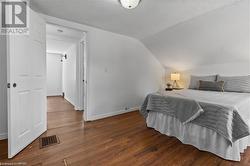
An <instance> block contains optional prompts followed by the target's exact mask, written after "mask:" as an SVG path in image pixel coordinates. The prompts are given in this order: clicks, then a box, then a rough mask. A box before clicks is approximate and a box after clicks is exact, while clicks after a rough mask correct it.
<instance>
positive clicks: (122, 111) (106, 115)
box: [88, 107, 140, 121]
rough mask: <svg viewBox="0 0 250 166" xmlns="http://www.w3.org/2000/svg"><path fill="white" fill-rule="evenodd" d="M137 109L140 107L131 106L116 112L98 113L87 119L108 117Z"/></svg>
mask: <svg viewBox="0 0 250 166" xmlns="http://www.w3.org/2000/svg"><path fill="white" fill-rule="evenodd" d="M139 109H140V107H133V108H130V109H128V110H120V111H117V112H109V113H105V114H100V115H92V116H90V117H89V118H88V121H94V120H99V119H103V118H108V117H112V116H116V115H120V114H125V113H129V112H133V111H138V110H139Z"/></svg>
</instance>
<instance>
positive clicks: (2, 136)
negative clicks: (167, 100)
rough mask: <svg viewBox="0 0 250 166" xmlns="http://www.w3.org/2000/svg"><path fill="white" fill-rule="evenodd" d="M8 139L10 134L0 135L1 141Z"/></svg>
mask: <svg viewBox="0 0 250 166" xmlns="http://www.w3.org/2000/svg"><path fill="white" fill-rule="evenodd" d="M7 138H8V133H0V140H4V139H7Z"/></svg>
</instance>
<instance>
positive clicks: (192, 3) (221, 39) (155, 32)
mask: <svg viewBox="0 0 250 166" xmlns="http://www.w3.org/2000/svg"><path fill="white" fill-rule="evenodd" d="M31 6H32V7H33V8H35V9H36V10H39V11H40V12H42V13H44V14H47V15H51V16H54V17H58V18H63V19H66V20H70V21H74V22H78V23H82V24H86V25H90V26H93V27H98V28H101V29H104V30H108V31H111V32H115V33H119V34H123V35H127V36H130V37H134V38H137V39H139V40H141V41H142V42H143V43H144V45H145V46H146V47H147V48H148V49H149V50H150V51H151V52H152V53H153V54H154V55H155V56H156V57H157V58H158V60H159V61H160V62H161V63H162V64H163V65H164V66H166V67H171V68H178V69H180V70H182V69H183V70H184V69H187V68H190V67H193V66H195V65H203V64H209V63H220V62H221V61H224V60H225V61H244V60H246V59H248V57H249V54H248V53H249V46H247V44H249V38H248V35H249V0H142V1H141V4H140V5H139V6H138V8H136V9H134V10H126V9H124V8H122V7H121V5H120V4H119V1H118V0H70V1H69V0H53V1H51V0H32V1H31ZM218 57H220V58H218ZM228 57H230V58H228Z"/></svg>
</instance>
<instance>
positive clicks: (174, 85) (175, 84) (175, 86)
mask: <svg viewBox="0 0 250 166" xmlns="http://www.w3.org/2000/svg"><path fill="white" fill-rule="evenodd" d="M173 88H180V86H179V84H178V83H177V81H176V80H175V81H174V83H173Z"/></svg>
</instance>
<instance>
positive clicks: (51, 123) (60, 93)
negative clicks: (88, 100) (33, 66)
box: [46, 24, 85, 130]
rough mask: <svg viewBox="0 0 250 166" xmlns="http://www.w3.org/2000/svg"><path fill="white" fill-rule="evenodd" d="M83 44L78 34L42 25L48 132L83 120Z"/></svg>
mask: <svg viewBox="0 0 250 166" xmlns="http://www.w3.org/2000/svg"><path fill="white" fill-rule="evenodd" d="M84 43H85V33H84V32H82V31H78V30H74V29H70V28H66V27H63V26H58V25H53V24H47V25H46V52H47V53H46V61H47V116H48V122H47V124H48V130H50V129H52V128H53V129H55V128H59V127H64V126H67V125H69V124H71V123H75V122H80V121H83V118H82V119H79V114H81V115H82V116H81V117H83V111H84V103H85V102H84V96H85V95H84V89H85V87H84V86H85V80H84V63H85V51H84V50H85V45H84ZM75 117H78V119H75ZM64 118H67V123H65V121H63V120H62V119H64Z"/></svg>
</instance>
